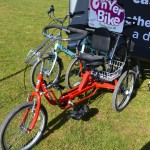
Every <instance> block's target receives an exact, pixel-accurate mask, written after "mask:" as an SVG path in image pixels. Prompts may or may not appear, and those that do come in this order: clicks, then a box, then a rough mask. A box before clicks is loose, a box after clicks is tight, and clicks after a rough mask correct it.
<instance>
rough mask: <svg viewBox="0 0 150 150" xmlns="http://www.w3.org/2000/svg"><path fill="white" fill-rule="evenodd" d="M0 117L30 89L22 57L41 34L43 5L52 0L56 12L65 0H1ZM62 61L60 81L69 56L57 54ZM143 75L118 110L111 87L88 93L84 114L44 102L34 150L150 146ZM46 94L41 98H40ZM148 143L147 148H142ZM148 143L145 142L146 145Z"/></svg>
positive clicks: (149, 99)
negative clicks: (76, 116) (74, 115)
mask: <svg viewBox="0 0 150 150" xmlns="http://www.w3.org/2000/svg"><path fill="white" fill-rule="evenodd" d="M0 3H1V5H0V20H1V21H0V29H1V30H0V35H1V36H0V88H1V89H0V102H1V103H0V115H1V117H0V123H2V121H3V119H4V118H5V116H6V115H7V114H8V112H10V111H11V110H12V109H13V108H14V107H15V106H17V105H18V104H21V103H22V102H24V101H25V100H26V96H27V93H29V92H30V91H33V88H32V87H31V85H30V81H29V74H30V69H31V68H28V69H27V70H26V75H25V81H26V89H25V88H24V68H25V67H26V64H25V63H24V61H25V59H26V55H27V53H28V51H29V50H30V49H35V48H36V47H37V46H38V45H39V44H40V43H42V41H43V40H44V37H43V36H42V34H41V31H42V28H43V27H44V26H45V25H47V24H48V23H49V17H48V15H47V11H48V9H49V6H50V5H51V4H54V6H55V7H56V16H59V17H63V16H64V15H65V14H66V13H67V12H68V3H69V1H68V0H55V1H52V0H44V1H43V0H32V1H31V0H20V1H19V0H9V1H8V0H5V1H4V0H0ZM60 56H61V58H62V59H63V62H64V66H65V68H64V70H63V74H62V77H61V81H62V83H61V84H64V76H65V71H66V68H67V66H68V64H69V62H70V58H69V57H68V56H66V55H65V54H62V53H61V54H60ZM149 80H150V79H145V80H143V82H142V84H141V87H140V89H139V90H138V91H137V93H136V96H135V97H134V98H133V99H132V101H131V103H130V104H129V105H128V107H127V108H126V109H125V110H124V111H122V112H121V113H116V112H115V111H114V110H113V109H112V103H111V99H112V92H110V91H106V92H103V93H102V92H101V93H99V95H96V96H95V97H93V98H91V99H90V104H89V107H90V114H89V116H88V117H87V118H85V119H83V120H79V121H76V120H73V119H68V117H67V116H66V113H65V112H63V111H62V110H60V109H59V108H58V107H53V106H49V105H48V103H46V102H45V101H43V104H44V105H45V106H46V108H47V111H48V115H49V119H48V125H47V128H46V131H45V132H44V135H43V136H42V139H41V141H40V142H39V143H38V144H37V145H36V146H35V147H34V148H33V150H41V149H43V150H48V149H52V150H63V149H65V150H112V149H113V150H139V149H141V148H142V147H144V146H146V145H149V149H150V121H149V120H150V109H149V108H150V91H149V90H148V87H147V83H148V81H149ZM43 100H44V99H43ZM145 149H146V148H145ZM147 149H148V146H147Z"/></svg>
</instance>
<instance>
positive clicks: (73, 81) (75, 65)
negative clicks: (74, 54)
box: [65, 58, 81, 89]
mask: <svg viewBox="0 0 150 150" xmlns="http://www.w3.org/2000/svg"><path fill="white" fill-rule="evenodd" d="M80 82H81V77H80V60H78V59H77V58H75V59H74V60H72V62H71V63H70V64H69V67H68V68H67V71H66V76H65V84H66V86H67V87H68V88H70V89H71V88H73V87H74V86H77V85H79V84H80Z"/></svg>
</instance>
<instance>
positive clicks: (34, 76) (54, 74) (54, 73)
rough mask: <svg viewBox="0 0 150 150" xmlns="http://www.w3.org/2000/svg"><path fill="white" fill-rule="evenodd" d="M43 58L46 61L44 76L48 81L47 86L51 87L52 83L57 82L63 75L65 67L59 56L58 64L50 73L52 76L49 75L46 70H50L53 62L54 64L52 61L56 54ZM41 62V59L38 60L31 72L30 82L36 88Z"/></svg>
mask: <svg viewBox="0 0 150 150" xmlns="http://www.w3.org/2000/svg"><path fill="white" fill-rule="evenodd" d="M43 59H44V61H45V68H44V73H43V78H44V80H45V81H46V85H47V88H49V87H51V85H52V84H54V83H56V82H57V81H58V80H59V78H60V76H61V72H62V69H63V66H62V60H61V59H60V58H59V57H58V58H57V60H56V64H55V66H54V68H53V70H52V73H51V74H50V76H47V75H46V71H50V69H51V64H52V63H51V64H50V62H52V61H53V60H54V59H55V56H54V55H48V56H46V57H44V58H43ZM41 62H42V61H41V60H40V61H37V62H36V63H35V64H34V65H33V67H32V69H31V72H30V82H31V85H32V86H33V87H34V88H35V86H36V82H37V75H38V74H39V72H40V67H41ZM56 69H57V70H56Z"/></svg>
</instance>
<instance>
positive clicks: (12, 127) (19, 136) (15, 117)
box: [2, 103, 46, 150]
mask: <svg viewBox="0 0 150 150" xmlns="http://www.w3.org/2000/svg"><path fill="white" fill-rule="evenodd" d="M32 107H33V103H27V104H25V105H24V106H23V107H21V108H20V109H19V110H17V112H15V111H14V112H13V114H12V116H11V117H10V119H9V120H8V122H7V121H6V122H7V123H6V127H5V128H4V131H3V136H2V144H3V147H4V149H6V150H20V149H21V150H27V149H30V148H31V147H32V146H33V145H34V144H35V143H36V142H37V141H38V140H39V138H40V136H41V135H42V132H43V130H44V128H45V123H46V117H45V114H44V112H43V111H42V110H41V111H40V113H39V117H38V120H37V122H36V124H35V127H34V128H33V129H32V131H30V132H27V129H28V128H29V125H30V123H31V121H32V119H33V117H34V111H35V108H32ZM26 110H29V113H28V115H27V116H26V119H25V122H24V123H22V118H23V116H24V115H25V112H26Z"/></svg>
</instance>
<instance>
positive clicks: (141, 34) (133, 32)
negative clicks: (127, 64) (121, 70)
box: [118, 0, 150, 62]
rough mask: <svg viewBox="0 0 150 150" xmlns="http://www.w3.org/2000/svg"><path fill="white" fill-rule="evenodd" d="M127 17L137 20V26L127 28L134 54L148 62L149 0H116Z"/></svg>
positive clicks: (149, 32) (149, 49)
mask: <svg viewBox="0 0 150 150" xmlns="http://www.w3.org/2000/svg"><path fill="white" fill-rule="evenodd" d="M118 3H120V4H121V5H122V6H123V8H124V9H125V14H126V17H127V18H133V19H135V20H137V27H134V28H132V29H128V30H127V34H128V35H129V36H130V37H131V38H132V40H133V41H134V43H135V46H134V54H135V56H137V57H138V58H139V59H141V60H144V61H148V62H150V0H118Z"/></svg>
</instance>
